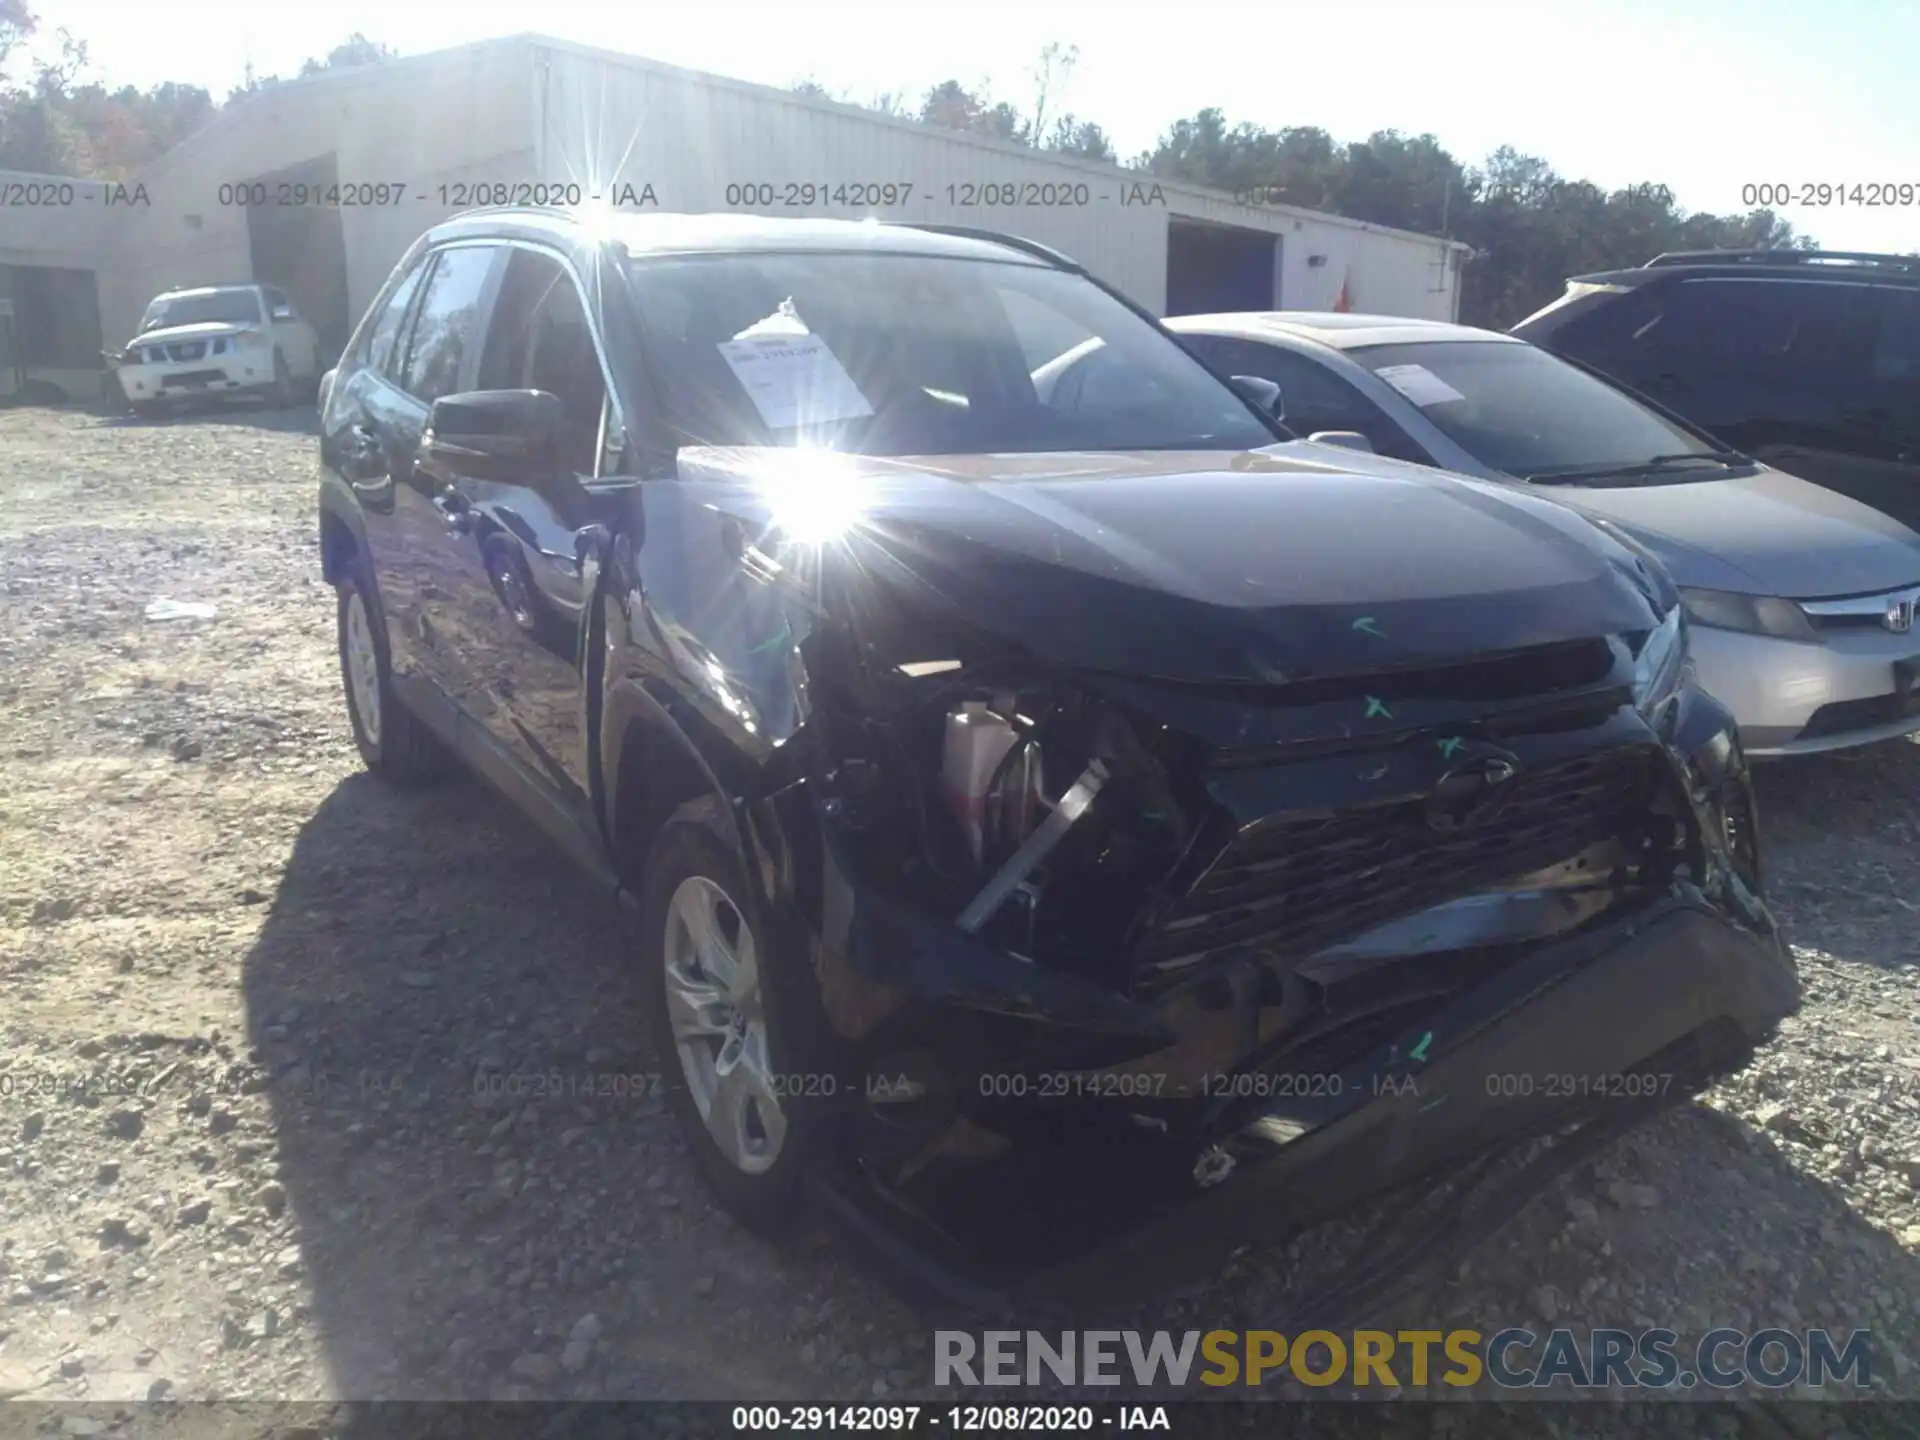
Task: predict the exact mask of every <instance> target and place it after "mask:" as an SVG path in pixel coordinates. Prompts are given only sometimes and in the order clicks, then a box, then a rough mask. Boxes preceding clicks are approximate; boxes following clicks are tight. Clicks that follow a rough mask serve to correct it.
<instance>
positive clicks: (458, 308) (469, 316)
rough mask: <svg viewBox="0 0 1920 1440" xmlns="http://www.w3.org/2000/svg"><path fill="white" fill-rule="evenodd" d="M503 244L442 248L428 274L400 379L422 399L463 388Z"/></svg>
mask: <svg viewBox="0 0 1920 1440" xmlns="http://www.w3.org/2000/svg"><path fill="white" fill-rule="evenodd" d="M499 253H500V252H499V249H498V247H496V246H492V245H462V246H456V247H454V248H452V249H449V250H442V251H441V252H440V258H439V260H438V261H437V262H436V263H435V265H434V267H433V271H432V273H431V274H430V275H428V276H427V281H426V288H425V290H423V291H422V293H421V296H420V308H419V309H418V310H417V311H416V312H415V313H414V318H413V336H412V339H411V340H410V342H409V343H408V346H407V363H406V367H405V371H404V375H405V378H404V379H403V380H402V381H401V382H400V383H401V385H402V386H403V387H404V388H405V389H406V391H407V393H408V394H410V395H412V396H413V397H414V398H415V399H416V400H420V401H423V402H424V403H426V404H428V405H431V404H432V403H433V402H434V401H436V400H438V399H439V398H440V397H441V396H442V395H451V394H453V393H454V391H455V390H456V389H457V388H458V387H459V384H460V377H461V375H462V374H463V373H464V366H465V364H466V360H467V355H468V352H469V351H471V350H472V349H473V347H474V344H475V342H476V340H477V339H478V338H479V330H480V304H481V301H482V300H483V299H484V298H485V296H486V290H487V278H488V277H489V276H490V275H491V274H492V273H493V262H494V261H495V260H496V259H497V258H498V257H499Z"/></svg>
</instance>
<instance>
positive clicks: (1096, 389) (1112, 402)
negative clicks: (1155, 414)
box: [1051, 345, 1160, 415]
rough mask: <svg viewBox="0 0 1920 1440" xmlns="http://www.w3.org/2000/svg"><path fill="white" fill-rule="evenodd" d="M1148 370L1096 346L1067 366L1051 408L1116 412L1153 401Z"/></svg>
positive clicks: (1153, 388)
mask: <svg viewBox="0 0 1920 1440" xmlns="http://www.w3.org/2000/svg"><path fill="white" fill-rule="evenodd" d="M1159 399H1160V389H1159V386H1158V385H1157V384H1156V383H1155V380H1154V376H1153V374H1152V372H1151V371H1147V370H1143V369H1142V368H1141V367H1140V366H1138V365H1134V364H1132V363H1130V362H1129V361H1128V360H1127V359H1126V358H1125V357H1124V356H1120V355H1116V354H1114V352H1113V351H1111V350H1109V349H1108V348H1107V347H1105V346H1104V345H1103V346H1100V347H1099V348H1097V349H1094V350H1091V351H1089V352H1088V353H1087V355H1086V356H1085V357H1084V358H1083V359H1081V360H1078V361H1076V362H1074V364H1073V365H1072V366H1070V367H1069V368H1068V370H1067V371H1066V373H1065V374H1064V375H1062V376H1061V377H1060V382H1059V383H1058V384H1057V385H1056V386H1055V388H1054V392H1053V397H1052V400H1051V404H1052V407H1053V408H1054V409H1055V410H1058V411H1060V412H1061V413H1063V414H1071V415H1103V414H1104V415H1118V414H1125V413H1127V412H1129V411H1132V410H1137V409H1139V408H1140V407H1142V406H1147V405H1153V404H1157V403H1158V402H1159Z"/></svg>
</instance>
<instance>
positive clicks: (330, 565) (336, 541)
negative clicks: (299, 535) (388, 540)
mask: <svg viewBox="0 0 1920 1440" xmlns="http://www.w3.org/2000/svg"><path fill="white" fill-rule="evenodd" d="M345 488H346V486H345V484H344V482H341V481H336V480H333V479H331V478H330V477H329V478H327V479H323V480H322V481H321V482H320V575H321V578H322V579H324V580H325V581H326V582H327V583H328V584H329V585H337V584H339V583H340V577H341V576H342V575H344V574H345V573H346V569H347V566H349V565H351V564H352V563H353V560H354V557H355V556H356V555H358V556H365V555H366V554H367V527H366V522H365V521H364V520H362V519H361V517H360V509H359V507H358V506H357V505H355V504H354V503H353V501H352V500H351V499H350V498H346V497H343V496H342V495H341V494H340V493H339V492H340V491H342V490H344V489H345Z"/></svg>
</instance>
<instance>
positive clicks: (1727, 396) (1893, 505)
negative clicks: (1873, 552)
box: [1513, 250, 1920, 530]
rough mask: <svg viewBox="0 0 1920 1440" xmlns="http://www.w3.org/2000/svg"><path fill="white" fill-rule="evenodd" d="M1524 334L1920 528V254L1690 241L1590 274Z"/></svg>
mask: <svg viewBox="0 0 1920 1440" xmlns="http://www.w3.org/2000/svg"><path fill="white" fill-rule="evenodd" d="M1513 333H1514V334H1515V335H1518V336H1520V337H1521V338H1522V339H1525V340H1531V341H1532V342H1533V343H1534V344H1536V345H1539V346H1542V347H1544V348H1545V349H1548V350H1552V351H1554V352H1555V353H1557V354H1560V355H1564V356H1566V357H1568V358H1569V359H1572V360H1577V361H1580V362H1581V363H1583V364H1586V365H1590V366H1592V367H1593V368H1594V369H1596V370H1599V371H1601V372H1602V373H1604V374H1606V375H1607V376H1609V377H1611V378H1612V379H1614V380H1616V381H1618V382H1619V383H1620V384H1622V385H1624V386H1626V387H1627V388H1628V389H1630V390H1637V391H1640V392H1641V393H1642V394H1645V395H1650V396H1652V397H1653V398H1654V399H1655V400H1658V401H1659V402H1660V403H1661V404H1663V405H1665V406H1666V407H1667V408H1668V409H1670V410H1675V411H1678V412H1679V413H1680V414H1681V415H1683V416H1685V417H1686V418H1687V419H1689V420H1691V421H1693V422H1694V423H1695V424H1696V425H1699V426H1701V427H1702V428H1703V429H1706V430H1710V431H1712V432H1713V433H1714V434H1715V435H1716V436H1718V437H1719V438H1720V439H1721V440H1723V441H1724V442H1725V443H1727V444H1728V445H1731V446H1733V447H1734V448H1735V449H1736V450H1740V451H1743V452H1744V453H1746V454H1748V455H1751V456H1753V457H1754V458H1756V459H1759V460H1764V461H1766V462H1767V464H1769V465H1772V466H1774V467H1776V468H1778V469H1781V470H1785V471H1787V472H1789V473H1790V474H1794V475H1798V476H1800V477H1801V478H1802V479H1803V480H1811V481H1813V482H1814V483H1815V484H1818V485H1825V486H1827V487H1828V488H1829V489H1832V490H1838V491H1840V492H1842V493H1843V494H1847V495H1851V496H1853V497H1854V498H1855V499H1857V500H1861V501H1863V502H1865V503H1866V504H1868V505H1871V506H1873V507H1874V508H1875V509H1877V510H1881V511H1884V512H1885V513H1887V514H1889V515H1891V516H1893V517H1894V518H1895V519H1897V520H1899V521H1900V522H1901V523H1903V524H1904V525H1906V526H1907V527H1908V528H1909V529H1915V530H1920V257H1915V256H1911V255H1909V256H1899V255H1866V254H1854V253H1843V252H1836V251H1822V250H1731V251H1717V250H1703V251H1683V252H1676V253H1673V254H1668V255H1660V256H1656V257H1655V258H1654V259H1652V260H1650V261H1648V262H1647V263H1646V264H1645V265H1644V266H1642V267H1641V268H1640V269H1638V270H1609V271H1605V272H1602V273H1599V274H1594V275H1581V276H1577V277H1575V278H1574V279H1572V280H1569V281H1568V282H1567V293H1566V294H1565V295H1563V296H1562V297H1561V298H1560V299H1558V300H1556V301H1554V302H1553V304H1551V305H1549V306H1547V307H1546V308H1545V309H1544V310H1541V311H1539V312H1537V313H1536V314H1534V315H1530V316H1529V317H1527V318H1526V319H1525V320H1522V321H1521V322H1520V323H1519V324H1518V325H1516V326H1514V327H1513Z"/></svg>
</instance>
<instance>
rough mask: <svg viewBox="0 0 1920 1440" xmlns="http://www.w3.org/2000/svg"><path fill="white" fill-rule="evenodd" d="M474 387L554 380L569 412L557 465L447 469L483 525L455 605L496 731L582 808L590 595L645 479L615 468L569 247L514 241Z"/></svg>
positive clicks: (472, 672) (532, 385) (601, 382)
mask: <svg viewBox="0 0 1920 1440" xmlns="http://www.w3.org/2000/svg"><path fill="white" fill-rule="evenodd" d="M472 388H474V389H477V390H539V391H544V392H546V393H547V394H550V395H552V396H554V397H556V398H557V399H558V400H559V402H560V409H561V412H562V414H563V417H564V422H563V429H562V434H561V437H560V445H559V451H558V455H557V457H556V463H555V464H554V465H553V466H552V467H551V468H541V469H539V470H537V471H536V470H534V469H531V468H530V469H528V470H526V471H525V472H524V473H519V474H512V473H501V472H500V471H498V470H493V471H492V472H491V473H488V474H484V475H481V474H474V473H454V472H452V471H450V470H449V471H447V472H446V473H445V474H443V475H441V476H439V477H438V478H439V479H440V480H441V482H442V483H443V484H444V485H445V486H446V488H447V489H448V491H450V492H451V493H452V495H454V496H455V497H457V498H456V499H455V500H454V502H453V503H454V504H455V505H456V506H457V507H459V509H460V511H461V513H463V514H464V515H465V516H466V518H467V522H468V523H469V525H470V527H471V529H470V544H469V545H468V546H466V547H464V549H463V552H462V557H461V564H460V567H459V570H458V573H457V574H455V575H453V576H451V577H450V579H449V584H448V590H449V596H448V601H447V604H446V614H447V616H448V618H449V623H450V626H451V627H452V628H456V629H457V630H458V633H459V636H460V644H461V647H462V650H461V657H462V662H463V665H464V666H465V667H466V669H467V671H468V672H469V674H468V680H469V683H470V684H471V686H472V687H473V688H474V689H475V690H484V691H485V693H486V696H487V699H488V704H487V707H486V713H485V716H484V718H485V720H486V723H487V725H488V727H489V728H490V729H491V731H492V732H493V735H494V738H495V739H497V740H498V741H499V742H500V743H501V744H502V745H503V746H504V747H505V748H506V749H507V750H509V751H510V752H512V753H513V754H514V755H515V756H516V758H518V759H519V760H521V761H522V762H523V763H525V764H526V765H528V766H529V767H530V768H531V769H533V770H535V771H537V772H538V773H539V774H540V775H541V776H543V777H544V778H545V779H546V781H547V782H548V783H549V784H550V785H551V786H552V787H553V788H554V789H555V790H556V791H557V792H559V793H560V794H561V796H562V797H563V798H564V799H565V800H566V801H567V802H568V803H569V804H570V805H572V806H575V807H577V808H579V809H580V811H581V813H583V814H584V813H586V807H587V805H588V782H587V743H588V741H587V733H588V732H587V714H586V695H585V688H586V687H585V666H586V661H587V634H588V620H589V606H590V604H591V601H592V596H593V589H594V581H595V577H596V575H597V571H598V564H599V560H600V551H601V547H602V546H603V544H604V541H605V539H606V537H607V536H608V535H609V534H610V533H611V531H612V529H613V527H614V524H615V507H616V506H617V504H618V503H619V499H620V497H621V495H622V493H623V492H624V491H626V490H628V489H630V488H631V486H632V485H633V483H634V482H633V481H631V480H622V479H618V478H614V477H607V476H605V474H604V471H605V469H606V466H605V464H604V461H603V452H604V450H605V449H606V448H607V447H606V445H605V443H604V436H605V435H607V434H617V433H618V430H619V426H618V422H617V420H614V419H612V417H611V412H610V402H609V398H608V396H609V387H608V384H607V376H606V373H605V370H604V368H603V366H602V364H601V360H600V355H599V351H598V349H597V348H596V346H595V344H594V338H593V332H592V330H591V328H590V322H589V319H588V311H587V307H586V304H585V302H584V299H583V297H582V294H581V291H580V288H579V286H578V284H577V283H576V282H575V280H574V277H573V275H572V273H571V272H570V271H569V270H568V269H567V267H566V266H565V264H563V263H562V262H561V260H560V259H559V258H558V257H557V256H555V255H552V254H550V253H548V252H545V251H542V250H536V249H532V248H529V247H525V246H516V247H514V248H513V249H512V250H511V251H510V252H509V259H508V260H507V263H506V266H505V270H504V273H503V275H502V277H501V279H500V283H499V287H498V291H497V295H496V298H495V299H494V302H493V305H492V309H491V317H490V319H489V321H488V323H487V329H486V338H485V342H484V345H483V347H482V349H481V352H480V357H479V365H478V369H477V371H476V374H475V378H474V381H473V386H472ZM432 463H434V464H435V465H439V464H441V463H442V462H439V461H434V462H432ZM469 708H473V707H471V706H470V707H469Z"/></svg>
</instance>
